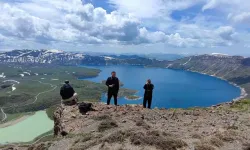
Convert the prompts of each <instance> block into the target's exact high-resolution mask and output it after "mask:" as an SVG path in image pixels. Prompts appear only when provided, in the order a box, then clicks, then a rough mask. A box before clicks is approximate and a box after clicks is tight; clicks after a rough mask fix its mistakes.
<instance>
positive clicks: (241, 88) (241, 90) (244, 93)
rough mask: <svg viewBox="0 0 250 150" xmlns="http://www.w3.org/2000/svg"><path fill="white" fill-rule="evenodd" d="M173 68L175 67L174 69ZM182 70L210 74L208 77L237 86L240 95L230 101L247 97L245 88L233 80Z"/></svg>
mask: <svg viewBox="0 0 250 150" xmlns="http://www.w3.org/2000/svg"><path fill="white" fill-rule="evenodd" d="M167 69H171V68H167ZM174 70H175V69H174ZM184 71H188V72H193V73H198V74H202V75H206V76H210V77H214V78H217V79H220V80H223V81H226V82H227V83H229V84H231V85H233V86H235V87H237V88H239V89H240V95H239V96H238V97H236V98H234V99H232V101H231V102H236V101H239V100H242V99H244V98H246V97H247V95H248V92H246V90H245V88H243V87H241V86H240V85H237V84H236V83H234V82H231V81H228V80H226V79H224V78H222V77H218V76H215V75H209V74H206V73H202V72H198V71H192V70H184ZM224 103H228V102H224Z"/></svg>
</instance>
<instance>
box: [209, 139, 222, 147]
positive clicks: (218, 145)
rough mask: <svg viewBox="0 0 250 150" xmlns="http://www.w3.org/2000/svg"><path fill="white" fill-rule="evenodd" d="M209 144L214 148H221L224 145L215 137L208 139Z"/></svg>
mask: <svg viewBox="0 0 250 150" xmlns="http://www.w3.org/2000/svg"><path fill="white" fill-rule="evenodd" d="M210 144H212V145H214V146H216V147H222V146H223V145H224V143H223V141H221V140H220V139H219V138H217V137H212V138H211V139H210Z"/></svg>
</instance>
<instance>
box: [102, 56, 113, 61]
mask: <svg viewBox="0 0 250 150" xmlns="http://www.w3.org/2000/svg"><path fill="white" fill-rule="evenodd" d="M104 59H105V60H112V59H114V58H113V57H108V56H104Z"/></svg>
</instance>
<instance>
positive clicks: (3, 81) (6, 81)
mask: <svg viewBox="0 0 250 150" xmlns="http://www.w3.org/2000/svg"><path fill="white" fill-rule="evenodd" d="M3 82H4V83H5V82H15V83H17V84H19V83H20V82H18V81H16V80H5V81H3Z"/></svg>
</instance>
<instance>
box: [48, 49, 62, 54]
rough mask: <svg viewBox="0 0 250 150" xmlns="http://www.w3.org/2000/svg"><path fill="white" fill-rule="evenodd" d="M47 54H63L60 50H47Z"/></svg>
mask: <svg viewBox="0 0 250 150" xmlns="http://www.w3.org/2000/svg"><path fill="white" fill-rule="evenodd" d="M47 52H51V53H63V51H62V50H57V49H50V50H47Z"/></svg>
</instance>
